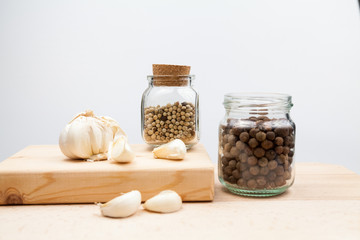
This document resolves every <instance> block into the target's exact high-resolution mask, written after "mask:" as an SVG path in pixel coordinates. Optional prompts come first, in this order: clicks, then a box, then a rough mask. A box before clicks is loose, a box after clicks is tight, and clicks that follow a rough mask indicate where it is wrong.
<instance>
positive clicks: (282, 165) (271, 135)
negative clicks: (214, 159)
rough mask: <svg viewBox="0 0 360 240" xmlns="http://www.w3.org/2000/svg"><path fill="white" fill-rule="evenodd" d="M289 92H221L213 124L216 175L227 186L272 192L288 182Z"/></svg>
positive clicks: (254, 193) (290, 143)
mask: <svg viewBox="0 0 360 240" xmlns="http://www.w3.org/2000/svg"><path fill="white" fill-rule="evenodd" d="M292 106H293V104H292V101H291V96H289V95H285V94H276V93H231V94H227V95H225V96H224V107H225V110H226V114H225V117H224V118H223V119H222V121H221V123H220V127H219V161H218V167H219V180H220V182H221V183H222V184H223V185H224V186H225V187H226V188H227V189H229V190H230V191H231V192H233V193H235V194H238V195H245V196H257V197H265V196H273V195H278V194H280V193H283V192H284V191H286V189H288V188H289V187H290V186H291V185H292V184H293V182H294V153H295V123H294V122H293V121H292V120H291V118H290V115H289V112H290V109H291V107H292Z"/></svg>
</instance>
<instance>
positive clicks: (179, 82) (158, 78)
mask: <svg viewBox="0 0 360 240" xmlns="http://www.w3.org/2000/svg"><path fill="white" fill-rule="evenodd" d="M147 79H148V81H149V86H151V87H187V86H188V87H191V86H192V85H193V82H194V79H195V76H194V75H149V76H147Z"/></svg>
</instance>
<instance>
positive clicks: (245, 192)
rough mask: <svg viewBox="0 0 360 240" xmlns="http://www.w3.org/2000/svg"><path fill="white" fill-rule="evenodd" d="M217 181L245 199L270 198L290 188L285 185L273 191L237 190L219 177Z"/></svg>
mask: <svg viewBox="0 0 360 240" xmlns="http://www.w3.org/2000/svg"><path fill="white" fill-rule="evenodd" d="M219 180H220V182H221V183H222V185H223V186H225V187H226V188H227V189H228V190H229V191H230V192H231V193H234V194H236V195H240V196H247V197H272V196H276V195H280V194H282V193H284V192H285V191H286V190H287V189H288V188H289V187H290V186H289V185H285V186H283V187H278V188H274V189H254V190H250V189H239V188H236V187H234V186H232V185H231V184H228V183H227V182H225V181H224V179H223V178H221V177H219Z"/></svg>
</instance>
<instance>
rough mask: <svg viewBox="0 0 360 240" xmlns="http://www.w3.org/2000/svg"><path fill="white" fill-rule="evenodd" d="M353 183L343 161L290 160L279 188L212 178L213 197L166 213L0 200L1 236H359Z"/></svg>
mask: <svg viewBox="0 0 360 240" xmlns="http://www.w3.org/2000/svg"><path fill="white" fill-rule="evenodd" d="M331 179H332V180H331ZM334 184H335V186H334ZM359 186H360V176H359V175H357V174H355V173H353V172H351V171H350V170H348V169H346V168H344V167H342V166H337V165H328V164H320V163H297V164H296V179H295V184H294V185H293V186H292V187H291V188H290V189H289V190H288V191H287V192H286V193H285V194H282V195H280V196H277V197H271V198H250V197H240V196H236V195H233V194H231V193H229V192H227V191H226V190H225V189H224V188H222V187H221V185H220V183H219V182H218V181H217V180H215V198H214V201H212V202H196V203H184V204H183V207H182V209H181V210H180V211H178V212H175V213H171V214H157V213H150V212H147V211H145V210H143V209H139V211H138V212H137V213H136V214H135V215H133V216H131V217H129V218H124V219H112V218H105V217H103V216H101V214H100V211H99V208H98V207H97V206H96V205H94V204H76V205H43V206H41V205H31V206H1V207H0V222H1V224H0V233H1V235H0V239H4V240H7V239H9V240H10V239H11V240H16V239H52V240H56V239H86V240H92V239H101V238H106V239H107V240H112V239H114V240H115V239H116V240H118V239H172V240H174V239H207V240H208V239H214V240H215V239H216V240H218V239H234V238H239V239H292V240H293V239H317V240H319V239H326V240H332V239H346V240H358V239H360V191H359V190H360V189H359Z"/></svg>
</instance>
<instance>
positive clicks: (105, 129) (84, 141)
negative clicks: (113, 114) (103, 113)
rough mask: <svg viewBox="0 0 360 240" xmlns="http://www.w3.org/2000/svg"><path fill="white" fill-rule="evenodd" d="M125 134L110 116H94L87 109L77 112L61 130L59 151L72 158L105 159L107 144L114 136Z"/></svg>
mask: <svg viewBox="0 0 360 240" xmlns="http://www.w3.org/2000/svg"><path fill="white" fill-rule="evenodd" d="M119 135H125V136H126V134H125V132H124V131H123V130H122V129H121V128H120V126H119V124H118V123H117V122H116V121H115V120H114V119H112V118H110V117H98V116H95V115H94V113H93V111H91V110H87V111H85V112H82V113H80V114H78V115H77V116H76V117H75V118H74V119H73V120H71V121H70V122H69V123H68V124H67V125H66V127H65V129H64V130H63V131H62V132H61V134H60V138H59V145H60V149H61V151H62V152H63V153H64V154H65V155H66V156H67V157H69V158H72V159H89V160H102V159H107V152H108V148H109V144H110V142H111V141H113V139H114V138H115V136H119Z"/></svg>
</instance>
